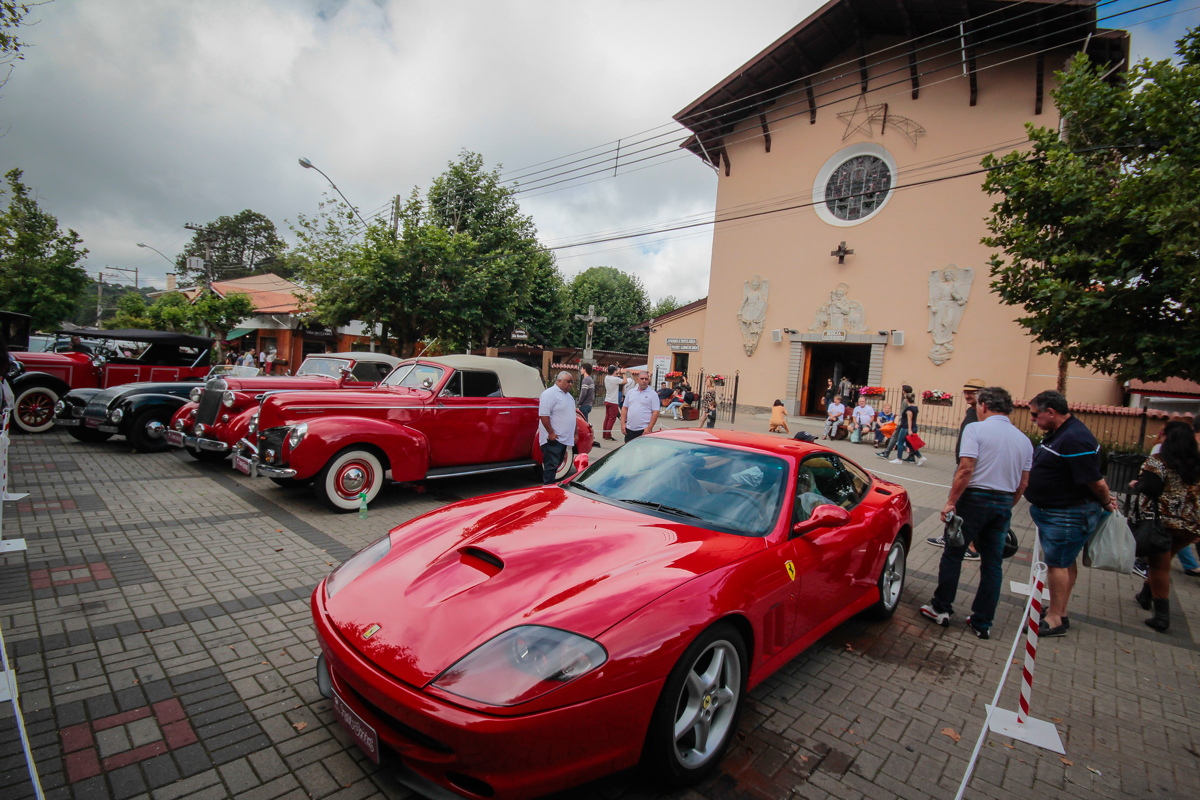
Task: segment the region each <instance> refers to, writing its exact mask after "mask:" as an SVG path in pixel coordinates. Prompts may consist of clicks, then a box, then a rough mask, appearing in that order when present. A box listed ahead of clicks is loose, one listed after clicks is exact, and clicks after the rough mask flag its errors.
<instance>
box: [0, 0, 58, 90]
mask: <svg viewBox="0 0 1200 800" xmlns="http://www.w3.org/2000/svg"><path fill="white" fill-rule="evenodd" d="M48 1H49V0H47V2H48ZM31 5H34V6H39V5H42V3H16V2H13V0H0V70H3V71H4V74H3V75H2V76H0V86H3V85H4V84H6V83H8V78H9V76H10V75H12V71H13V67H14V66H15V64H16V62H18V61H23V60H25V54H24V52H23V51H24V50H25V47H26V44H25V42H24V41H22V40H21V39H20V37H19V36H18V35H17V30H18V29H19V28H21V27H23V26H25V25H28V24H29V22H28V17H29V7H30V6H31ZM5 67H7V69H5Z"/></svg>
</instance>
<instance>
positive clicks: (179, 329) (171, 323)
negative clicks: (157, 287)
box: [146, 292, 197, 333]
mask: <svg viewBox="0 0 1200 800" xmlns="http://www.w3.org/2000/svg"><path fill="white" fill-rule="evenodd" d="M146 316H147V317H148V318H149V319H150V326H151V327H152V328H154V330H157V331H175V332H176V333H187V332H190V331H193V330H196V328H197V325H196V323H195V315H194V314H192V304H191V303H190V302H189V301H188V299H187V298H186V297H184V296H183V295H182V294H180V293H179V292H170V293H168V294H164V295H162V296H161V297H159V298H158V299H157V300H156V301H155V302H154V304H153V305H152V306H150V307H149V308H147V309H146Z"/></svg>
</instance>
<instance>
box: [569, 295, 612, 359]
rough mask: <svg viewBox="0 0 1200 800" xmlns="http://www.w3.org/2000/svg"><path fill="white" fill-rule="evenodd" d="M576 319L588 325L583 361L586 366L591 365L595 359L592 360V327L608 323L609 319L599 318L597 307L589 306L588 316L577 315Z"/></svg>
mask: <svg viewBox="0 0 1200 800" xmlns="http://www.w3.org/2000/svg"><path fill="white" fill-rule="evenodd" d="M575 319H577V320H581V321H583V322H586V323H587V324H588V327H587V339H585V340H584V344H583V361H584V363H586V364H590V363H591V362H592V361H593V358H592V327H593V326H594V325H595V324H596V323H597V322H608V317H597V316H596V307H595V306H588V312H587V313H586V314H576V315H575Z"/></svg>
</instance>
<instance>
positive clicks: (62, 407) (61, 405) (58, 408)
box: [54, 400, 67, 414]
mask: <svg viewBox="0 0 1200 800" xmlns="http://www.w3.org/2000/svg"><path fill="white" fill-rule="evenodd" d="M66 410H67V402H66V401H65V400H59V401H58V402H57V403H55V404H54V413H55V414H61V413H62V412H64V411H66Z"/></svg>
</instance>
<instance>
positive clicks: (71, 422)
mask: <svg viewBox="0 0 1200 800" xmlns="http://www.w3.org/2000/svg"><path fill="white" fill-rule="evenodd" d="M54 424H55V425H61V426H63V427H64V428H78V427H79V426H80V425H82V424H83V420H81V419H59V418H58V417H55V418H54Z"/></svg>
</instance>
